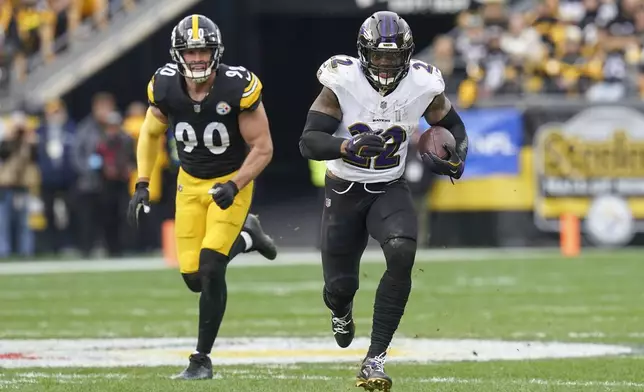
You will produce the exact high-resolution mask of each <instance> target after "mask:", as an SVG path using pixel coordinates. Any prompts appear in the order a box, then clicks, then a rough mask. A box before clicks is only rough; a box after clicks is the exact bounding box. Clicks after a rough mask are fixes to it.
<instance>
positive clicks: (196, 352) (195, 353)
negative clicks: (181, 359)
mask: <svg viewBox="0 0 644 392" xmlns="http://www.w3.org/2000/svg"><path fill="white" fill-rule="evenodd" d="M197 354H201V353H200V352H199V351H195V352H194V353H192V355H197ZM206 356H207V357H209V356H210V354H206Z"/></svg>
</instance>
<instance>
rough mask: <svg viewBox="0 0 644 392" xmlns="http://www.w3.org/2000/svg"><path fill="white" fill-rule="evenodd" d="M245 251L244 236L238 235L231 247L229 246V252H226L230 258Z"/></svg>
mask: <svg viewBox="0 0 644 392" xmlns="http://www.w3.org/2000/svg"><path fill="white" fill-rule="evenodd" d="M245 251H246V241H245V240H244V237H242V236H241V235H240V236H238V237H237V239H236V240H235V243H234V244H233V247H232V248H230V252H228V258H229V259H230V260H232V259H233V257H235V256H237V255H238V254H240V253H244V252H245Z"/></svg>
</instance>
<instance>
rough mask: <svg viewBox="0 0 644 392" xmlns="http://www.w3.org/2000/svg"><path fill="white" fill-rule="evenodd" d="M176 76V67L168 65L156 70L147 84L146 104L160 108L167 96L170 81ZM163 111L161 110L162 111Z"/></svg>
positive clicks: (171, 64)
mask: <svg viewBox="0 0 644 392" xmlns="http://www.w3.org/2000/svg"><path fill="white" fill-rule="evenodd" d="M177 74H178V70H177V65H176V64H173V63H168V64H166V65H164V66H163V67H161V68H159V69H157V71H156V72H155V73H154V76H152V79H150V82H149V83H148V102H149V103H150V105H153V106H156V107H159V108H161V107H162V106H163V103H164V101H165V99H166V96H167V91H168V86H170V81H171V80H172V79H173V78H175V77H176V76H177ZM162 111H163V109H162Z"/></svg>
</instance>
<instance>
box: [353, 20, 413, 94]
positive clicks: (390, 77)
mask: <svg viewBox="0 0 644 392" xmlns="http://www.w3.org/2000/svg"><path fill="white" fill-rule="evenodd" d="M413 52H414V37H413V36H412V34H411V29H410V28H409V25H408V24H407V22H405V20H404V19H403V18H401V17H400V16H399V15H398V14H396V13H395V12H390V11H379V12H376V13H374V14H373V15H371V16H370V17H368V18H367V20H365V21H364V23H362V26H361V27H360V33H359V34H358V55H359V58H360V64H361V65H362V71H363V72H364V73H365V75H366V77H367V80H369V82H371V85H372V86H373V87H374V88H375V89H376V90H379V91H381V92H387V91H391V90H393V89H394V88H396V86H397V85H398V83H399V82H400V81H401V80H402V78H404V77H405V75H407V72H408V71H409V63H410V61H411V56H412V54H413Z"/></svg>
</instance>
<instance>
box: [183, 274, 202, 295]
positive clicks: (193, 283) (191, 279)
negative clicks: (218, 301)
mask: <svg viewBox="0 0 644 392" xmlns="http://www.w3.org/2000/svg"><path fill="white" fill-rule="evenodd" d="M181 276H182V277H183V281H184V282H186V286H188V288H189V289H190V291H192V292H194V293H201V278H200V277H199V272H193V273H191V274H181Z"/></svg>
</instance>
